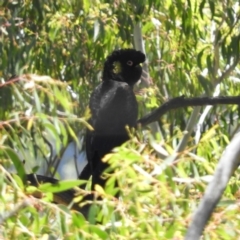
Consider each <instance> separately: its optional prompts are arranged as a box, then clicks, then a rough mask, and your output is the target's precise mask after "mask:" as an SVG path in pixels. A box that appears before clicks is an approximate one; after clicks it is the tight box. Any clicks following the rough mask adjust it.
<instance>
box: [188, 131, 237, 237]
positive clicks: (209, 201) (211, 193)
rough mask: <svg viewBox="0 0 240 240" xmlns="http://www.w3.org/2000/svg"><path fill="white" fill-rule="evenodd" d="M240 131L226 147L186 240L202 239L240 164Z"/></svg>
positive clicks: (195, 214)
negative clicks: (205, 228)
mask: <svg viewBox="0 0 240 240" xmlns="http://www.w3.org/2000/svg"><path fill="white" fill-rule="evenodd" d="M239 144H240V133H237V134H236V135H235V137H234V138H233V140H232V141H231V143H230V144H229V145H228V146H227V148H226V149H225V151H224V153H223V155H222V157H221V159H220V161H219V163H218V165H217V169H216V171H215V173H214V176H213V180H212V181H211V182H210V184H209V185H208V187H207V189H206V191H205V194H204V197H203V198H202V200H201V202H200V204H199V206H198V208H197V210H196V212H195V213H194V216H193V220H192V223H191V224H190V226H189V228H188V231H187V234H186V236H185V240H192V239H194V240H197V239H200V237H201V235H202V232H203V229H204V227H205V226H206V224H207V222H208V220H209V218H210V216H211V214H212V212H213V210H214V208H215V207H216V205H217V203H218V202H219V200H220V198H221V196H222V194H223V192H224V190H225V188H226V186H227V184H228V182H229V179H230V178H231V176H232V174H233V172H234V171H235V170H236V169H237V167H238V166H239V164H240V148H239Z"/></svg>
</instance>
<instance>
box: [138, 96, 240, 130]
mask: <svg viewBox="0 0 240 240" xmlns="http://www.w3.org/2000/svg"><path fill="white" fill-rule="evenodd" d="M219 104H238V105H239V104H240V96H237V97H199V98H185V97H184V96H181V97H176V98H173V99H170V100H169V101H167V102H165V103H164V104H162V105H161V106H160V107H159V108H157V109H155V110H153V111H152V112H151V113H149V114H147V115H145V116H144V117H142V118H141V119H139V120H138V121H137V123H138V124H141V125H142V126H146V125H148V124H149V123H152V122H154V121H157V120H158V119H159V118H160V117H161V116H162V115H164V114H165V113H166V112H168V111H170V110H172V109H177V108H183V107H194V106H206V105H213V106H214V105H219Z"/></svg>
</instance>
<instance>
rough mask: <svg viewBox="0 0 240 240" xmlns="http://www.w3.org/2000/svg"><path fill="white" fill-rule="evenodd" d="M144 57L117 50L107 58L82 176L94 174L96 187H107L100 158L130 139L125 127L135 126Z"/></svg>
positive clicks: (96, 94)
mask: <svg viewBox="0 0 240 240" xmlns="http://www.w3.org/2000/svg"><path fill="white" fill-rule="evenodd" d="M144 61H145V55H144V54H143V53H142V52H140V51H136V50H134V49H121V50H116V51H114V52H113V53H112V54H111V55H110V56H108V57H107V59H106V61H105V64H104V70H103V79H102V80H103V81H102V82H101V83H100V84H99V85H98V86H97V87H96V88H95V90H94V91H93V93H92V95H91V98H90V104H89V107H90V110H91V114H92V115H91V119H90V120H89V122H90V124H91V125H92V126H93V128H94V131H90V130H88V131H87V134H86V151H87V158H88V165H87V166H86V167H85V169H84V170H83V172H82V173H81V175H80V178H81V179H88V178H89V177H90V175H92V188H93V189H94V185H95V184H99V185H101V186H104V180H103V179H102V178H101V175H102V172H103V171H104V170H105V169H106V167H107V164H105V163H103V162H102V161H101V159H102V158H103V156H104V155H106V154H107V153H109V152H111V150H112V149H113V148H114V147H116V146H120V145H121V144H122V143H124V142H125V141H127V140H128V139H129V136H128V133H127V131H126V126H129V127H135V125H136V121H137V115H138V105H137V101H136V98H135V95H134V92H133V86H134V84H135V83H136V82H137V81H138V80H139V79H140V77H141V74H142V68H141V66H140V65H139V64H140V63H143V62H144Z"/></svg>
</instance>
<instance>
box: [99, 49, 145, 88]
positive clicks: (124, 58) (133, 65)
mask: <svg viewBox="0 0 240 240" xmlns="http://www.w3.org/2000/svg"><path fill="white" fill-rule="evenodd" d="M144 61H145V54H143V53H142V52H140V51H137V50H135V49H120V50H115V51H113V53H112V54H111V55H109V56H108V57H107V60H106V61H105V64H104V70H103V81H107V80H114V81H120V82H126V83H128V84H129V85H130V86H133V85H134V84H135V83H136V82H137V81H138V80H139V79H140V77H141V74H142V67H141V65H140V64H141V63H143V62H144Z"/></svg>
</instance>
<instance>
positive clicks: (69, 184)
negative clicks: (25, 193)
mask: <svg viewBox="0 0 240 240" xmlns="http://www.w3.org/2000/svg"><path fill="white" fill-rule="evenodd" d="M84 183H86V181H85V180H63V181H59V182H58V183H56V184H52V183H44V184H41V185H40V186H39V190H41V191H42V192H51V193H57V192H62V191H65V190H68V189H71V188H73V187H78V186H80V185H82V184H84Z"/></svg>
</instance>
